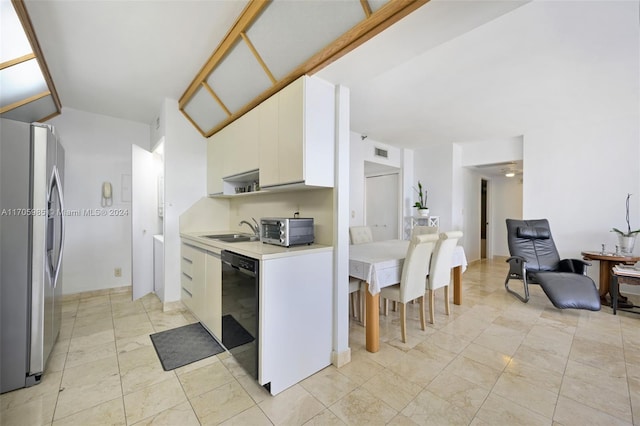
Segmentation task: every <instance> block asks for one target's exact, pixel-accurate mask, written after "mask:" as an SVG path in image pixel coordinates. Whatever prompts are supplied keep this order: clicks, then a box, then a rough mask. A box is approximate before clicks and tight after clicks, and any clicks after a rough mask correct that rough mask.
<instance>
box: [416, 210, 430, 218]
mask: <svg viewBox="0 0 640 426" xmlns="http://www.w3.org/2000/svg"><path fill="white" fill-rule="evenodd" d="M418 216H422V217H429V209H418Z"/></svg>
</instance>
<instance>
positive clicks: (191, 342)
mask: <svg viewBox="0 0 640 426" xmlns="http://www.w3.org/2000/svg"><path fill="white" fill-rule="evenodd" d="M149 337H151V342H152V343H153V347H154V348H155V349H156V353H157V354H158V358H160V362H161V363H162V368H164V370H165V371H169V370H173V369H174V368H178V367H182V366H183V365H187V364H191V363H192V362H196V361H199V360H201V359H204V358H207V357H210V356H212V355H216V354H219V353H221V352H224V348H223V347H222V346H220V343H218V342H217V341H216V339H214V338H213V336H211V334H209V332H208V331H207V330H206V329H205V328H204V327H203V326H202V324H200V323H199V322H197V323H194V324H189V325H185V326H182V327H178V328H173V329H171V330H166V331H162V332H160V333H155V334H151V335H150V336H149Z"/></svg>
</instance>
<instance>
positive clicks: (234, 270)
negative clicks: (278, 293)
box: [220, 250, 260, 379]
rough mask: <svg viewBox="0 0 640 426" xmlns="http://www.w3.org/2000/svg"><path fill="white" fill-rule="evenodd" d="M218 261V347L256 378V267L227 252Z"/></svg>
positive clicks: (254, 260)
mask: <svg viewBox="0 0 640 426" xmlns="http://www.w3.org/2000/svg"><path fill="white" fill-rule="evenodd" d="M220 258H221V259H222V344H223V345H224V347H225V348H227V350H228V351H229V352H231V354H232V355H233V356H234V358H235V359H236V360H237V361H238V364H240V365H241V366H242V367H243V368H244V369H245V370H246V371H247V373H249V374H250V375H251V376H253V377H254V378H255V379H257V378H258V330H259V329H258V318H259V316H258V305H259V300H260V299H259V297H258V291H259V283H258V281H259V276H260V275H259V273H258V272H259V265H260V262H259V261H258V260H257V259H253V258H250V257H247V256H244V255H241V254H238V253H234V252H232V251H228V250H222V252H221V253H220Z"/></svg>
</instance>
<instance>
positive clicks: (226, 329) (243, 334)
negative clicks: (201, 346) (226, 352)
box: [222, 315, 254, 349]
mask: <svg viewBox="0 0 640 426" xmlns="http://www.w3.org/2000/svg"><path fill="white" fill-rule="evenodd" d="M253 340H254V338H253V336H252V335H251V334H250V333H249V332H248V331H247V330H246V329H245V328H244V327H243V326H242V325H240V323H239V322H238V321H236V319H235V318H234V317H232V316H231V315H224V316H223V317H222V344H223V345H224V347H225V348H227V349H233V348H235V347H238V346H242V345H245V344H247V343H249V342H252V341H253Z"/></svg>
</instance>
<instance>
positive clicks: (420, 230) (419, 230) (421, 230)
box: [411, 225, 438, 238]
mask: <svg viewBox="0 0 640 426" xmlns="http://www.w3.org/2000/svg"><path fill="white" fill-rule="evenodd" d="M437 233H438V227H437V226H423V225H419V226H414V227H413V229H412V230H411V238H413V237H414V236H416V235H422V234H437Z"/></svg>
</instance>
